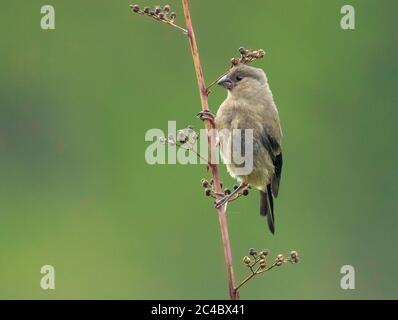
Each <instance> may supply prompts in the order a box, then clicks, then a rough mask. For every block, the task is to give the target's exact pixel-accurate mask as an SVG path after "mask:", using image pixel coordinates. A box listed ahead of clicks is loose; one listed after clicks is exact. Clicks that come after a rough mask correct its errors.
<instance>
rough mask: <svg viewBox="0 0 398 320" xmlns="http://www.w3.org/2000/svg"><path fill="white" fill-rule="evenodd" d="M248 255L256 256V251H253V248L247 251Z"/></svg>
mask: <svg viewBox="0 0 398 320" xmlns="http://www.w3.org/2000/svg"><path fill="white" fill-rule="evenodd" d="M249 254H250V255H251V256H253V257H254V256H256V255H257V251H256V249H254V248H250V249H249Z"/></svg>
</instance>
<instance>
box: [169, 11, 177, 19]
mask: <svg viewBox="0 0 398 320" xmlns="http://www.w3.org/2000/svg"><path fill="white" fill-rule="evenodd" d="M175 18H177V14H176V13H175V12H172V13H170V19H171V20H175Z"/></svg>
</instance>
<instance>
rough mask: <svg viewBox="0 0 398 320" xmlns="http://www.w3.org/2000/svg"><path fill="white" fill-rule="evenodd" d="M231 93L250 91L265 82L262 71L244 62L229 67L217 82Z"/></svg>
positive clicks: (258, 87)
mask: <svg viewBox="0 0 398 320" xmlns="http://www.w3.org/2000/svg"><path fill="white" fill-rule="evenodd" d="M217 83H218V84H219V85H220V86H222V87H224V88H225V89H228V91H229V92H230V93H231V94H245V93H251V92H252V91H253V90H257V89H260V88H261V87H262V86H265V85H266V84H267V78H266V75H265V73H264V71H263V70H262V69H260V68H254V67H249V66H247V65H244V64H240V65H237V66H235V67H233V68H231V69H230V70H229V71H228V73H227V74H226V75H225V76H223V77H222V78H221V79H220V80H219V81H218V82H217Z"/></svg>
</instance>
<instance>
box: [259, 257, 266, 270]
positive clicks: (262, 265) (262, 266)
mask: <svg viewBox="0 0 398 320" xmlns="http://www.w3.org/2000/svg"><path fill="white" fill-rule="evenodd" d="M265 267H266V263H265V259H261V260H260V268H261V269H265Z"/></svg>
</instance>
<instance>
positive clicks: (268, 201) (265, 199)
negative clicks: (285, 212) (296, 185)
mask: <svg viewBox="0 0 398 320" xmlns="http://www.w3.org/2000/svg"><path fill="white" fill-rule="evenodd" d="M260 215H262V216H264V217H267V223H268V228H269V230H270V231H271V232H272V234H274V233H275V220H274V199H273V197H272V192H271V185H270V184H269V185H267V191H265V192H264V191H260Z"/></svg>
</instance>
